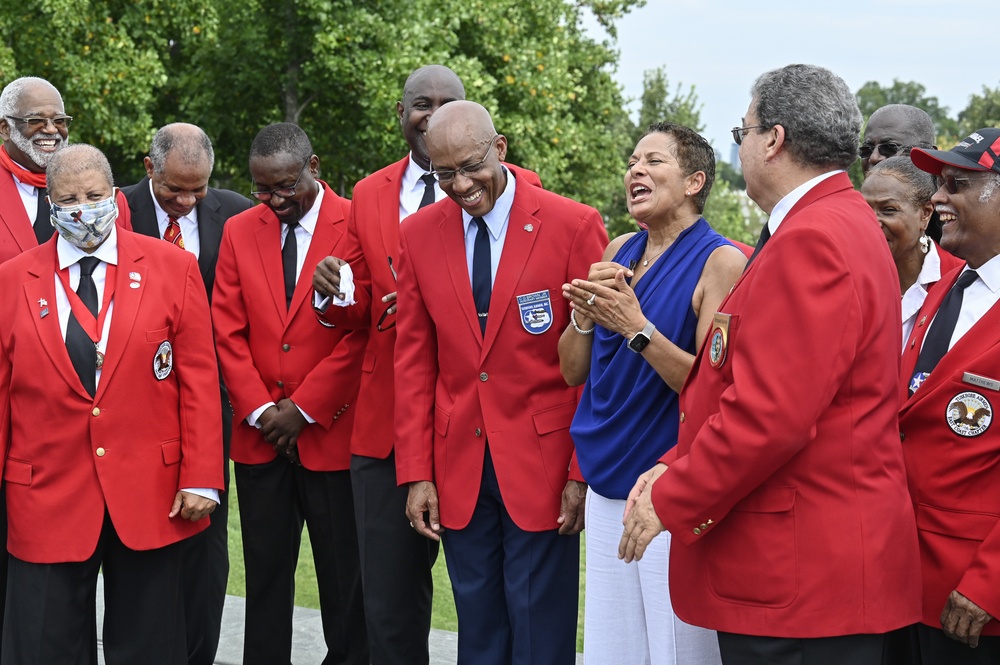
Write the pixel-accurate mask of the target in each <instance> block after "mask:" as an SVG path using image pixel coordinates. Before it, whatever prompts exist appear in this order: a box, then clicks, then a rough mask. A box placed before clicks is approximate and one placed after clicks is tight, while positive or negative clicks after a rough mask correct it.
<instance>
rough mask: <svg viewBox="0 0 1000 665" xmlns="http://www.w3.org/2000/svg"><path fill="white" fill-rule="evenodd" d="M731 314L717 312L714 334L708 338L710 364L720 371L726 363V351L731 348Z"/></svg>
mask: <svg viewBox="0 0 1000 665" xmlns="http://www.w3.org/2000/svg"><path fill="white" fill-rule="evenodd" d="M730 319H732V315H730V314H722V313H721V312H716V313H715V316H714V317H713V319H712V334H711V335H709V336H708V362H710V363H712V367H714V368H716V369H719V368H720V367H722V363H724V362H726V351H727V350H728V348H729V321H730Z"/></svg>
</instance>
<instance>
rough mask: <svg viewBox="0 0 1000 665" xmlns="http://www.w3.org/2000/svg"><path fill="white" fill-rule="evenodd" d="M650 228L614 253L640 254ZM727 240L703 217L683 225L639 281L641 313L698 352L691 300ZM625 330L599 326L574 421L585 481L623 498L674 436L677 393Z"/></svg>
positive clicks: (623, 258) (624, 258) (636, 257)
mask: <svg viewBox="0 0 1000 665" xmlns="http://www.w3.org/2000/svg"><path fill="white" fill-rule="evenodd" d="M647 238H648V233H647V232H646V231H641V232H639V233H636V234H635V235H634V236H632V237H631V238H629V239H628V240H627V241H626V242H625V244H624V245H622V247H621V249H620V250H619V251H618V253H617V254H616V255H615V257H614V261H615V262H617V263H620V264H621V265H624V266H627V265H629V262H630V261H641V260H642V255H643V252H644V250H645V248H646V239H647ZM727 244H730V243H729V241H727V240H726V239H725V238H723V237H722V236H720V235H719V234H718V233H716V232H715V231H714V230H713V229H712V227H710V226H709V225H708V222H706V221H705V220H704V218H702V219H699V220H698V221H697V222H695V223H694V224H693V225H692V226H690V227H688V228H687V229H685V230H684V231H683V232H682V233H681V234H680V235H679V236H677V239H676V240H674V242H673V244H672V245H671V246H670V247H669V248H668V249H667V251H666V252H664V253H663V255H662V256H660V258H659V260H658V261H656V263H654V264H653V265H652V267H650V268H649V270H648V272H646V274H645V275H643V277H642V279H641V280H639V283H638V284H637V285H636V286H635V287H634V288H635V295H636V297H637V298H638V299H639V304H640V306H641V307H642V313H643V314H644V315H645V316H646V318H647V319H649V320H650V321H652V322H653V325H655V326H656V329H657V330H659V331H660V333H662V334H663V335H664V336H665V337H666V338H667V339H669V340H670V341H671V342H673V343H674V344H676V345H677V346H678V347H680V348H681V349H683V350H685V351H687V352H688V353H691V354H694V352H695V345H696V340H695V334H696V332H697V330H696V329H697V326H698V317H697V316H696V315H695V312H694V311H693V310H692V308H691V298H692V297H693V296H694V288H695V286H697V284H698V280H699V279H700V278H701V273H702V270H703V269H704V267H705V262H706V261H708V257H709V255H710V254H711V253H712V252H713V251H715V250H716V249H717V248H719V247H722V246H723V245H727ZM626 342H627V341H626V340H625V338H624V337H622V336H621V335H619V334H617V333H614V332H611V331H610V330H608V329H607V328H603V327H601V326H597V329H596V330H595V331H594V341H593V346H592V348H591V353H590V374H589V376H588V377H587V383H586V385H585V386H584V389H583V397H582V398H581V400H580V405H579V407H578V408H577V410H576V416H575V417H574V418H573V424H572V425H571V426H570V434H571V435H572V437H573V442H574V443H575V444H576V455H577V460H578V461H579V463H580V470H581V471H582V472H583V477H584V479H585V480H586V481H587V483H588V484H589V485H590V486H591V487H592V488H593V489H594V491H596V492H597V493H598V494H600V495H601V496H604V497H607V498H609V499H625V498H627V497H628V493H629V490H631V489H632V486H633V485H634V484H635V480H636V478H638V477H639V475H640V474H642V473H643V472H645V471H647V470H648V469H649V468H651V467H652V466H653V465H654V464H655V463H656V460H658V459H659V458H660V457H662V456H663V454H664V453H665V452H667V451H668V450H669V449H671V448H673V447H674V446H675V445H676V444H677V425H678V422H677V421H678V406H677V405H678V399H677V393H675V392H674V391H673V390H671V389H670V388H669V387H668V386H667V384H666V383H665V382H664V381H663V379H662V378H660V375H659V374H657V373H656V371H655V370H654V369H653V367H652V366H651V365H650V364H649V363H647V362H646V359H645V358H643V357H642V354H639V353H635V352H633V351H631V350H629V349H628V348H627V347H626Z"/></svg>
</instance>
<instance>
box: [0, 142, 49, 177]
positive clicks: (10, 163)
mask: <svg viewBox="0 0 1000 665" xmlns="http://www.w3.org/2000/svg"><path fill="white" fill-rule="evenodd" d="M0 168H3V169H4V170H5V171H7V172H9V173H10V174H11V175H12V176H14V177H15V178H17V179H18V180H20V181H21V182H23V183H26V184H28V185H31V186H32V187H45V172H44V171H43V172H41V173H35V172H34V171H29V170H28V169H26V168H24V167H23V166H21V165H20V164H18V163H17V162H15V161H14V160H13V159H11V158H10V155H8V154H7V145H6V144H4V145H3V146H0Z"/></svg>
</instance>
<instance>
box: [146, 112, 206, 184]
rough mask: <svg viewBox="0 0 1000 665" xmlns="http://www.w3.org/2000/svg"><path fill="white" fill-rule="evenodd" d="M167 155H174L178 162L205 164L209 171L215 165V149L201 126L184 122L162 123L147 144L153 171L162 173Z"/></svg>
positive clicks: (191, 164) (193, 164)
mask: <svg viewBox="0 0 1000 665" xmlns="http://www.w3.org/2000/svg"><path fill="white" fill-rule="evenodd" d="M168 156H170V157H176V161H177V162H178V163H179V164H184V165H188V166H204V165H207V167H208V172H209V173H211V172H212V167H213V166H214V165H215V151H214V150H213V149H212V141H211V140H210V139H209V138H208V135H207V134H206V133H205V132H204V131H203V130H202V128H201V127H198V126H197V125H191V124H188V123H186V122H175V123H172V124H169V125H164V126H163V127H161V128H160V129H159V130H158V131H157V132H156V134H154V135H153V141H152V143H151V144H150V146H149V160H150V162H151V163H152V166H153V171H155V172H156V173H160V174H162V173H163V172H164V169H165V168H166V164H167V157H168Z"/></svg>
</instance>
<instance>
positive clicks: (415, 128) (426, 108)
mask: <svg viewBox="0 0 1000 665" xmlns="http://www.w3.org/2000/svg"><path fill="white" fill-rule="evenodd" d="M458 99H465V87H464V86H463V85H462V81H461V79H459V78H458V76H457V75H456V74H455V72H453V71H451V70H450V69H448V68H447V67H445V66H443V65H427V66H426V67H421V68H420V69H417V70H416V71H414V72H413V73H412V74H410V75H409V77H407V79H406V83H405V84H404V85H403V98H402V99H401V100H400V101H398V102H396V117H397V118H398V119H399V128H400V129H401V130H403V138H404V139H406V144H407V145H408V146H410V154H411V155H412V156H413V159H414V161H416V163H417V164H419V165H420V166H421V168H424V169H429V168H430V158H429V157H428V156H427V145H426V144H425V143H424V135H425V134H426V132H427V120H428V119H429V118H430V117H431V116H432V115H433V114H434V112H435V111H437V110H438V109H439V108H441V107H442V106H443V105H445V104H448V103H450V102H453V101H455V100H458Z"/></svg>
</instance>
